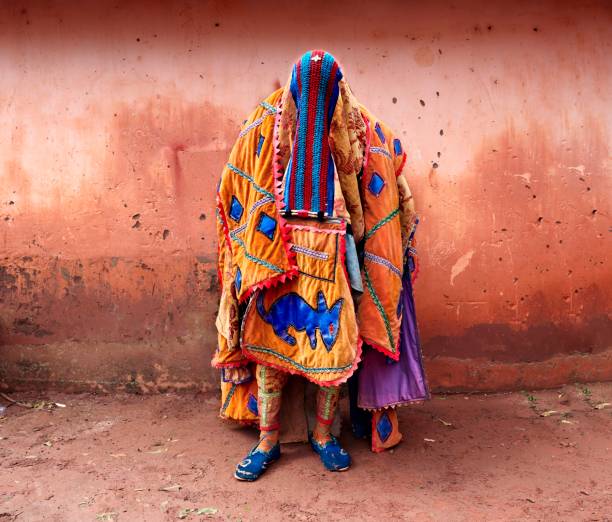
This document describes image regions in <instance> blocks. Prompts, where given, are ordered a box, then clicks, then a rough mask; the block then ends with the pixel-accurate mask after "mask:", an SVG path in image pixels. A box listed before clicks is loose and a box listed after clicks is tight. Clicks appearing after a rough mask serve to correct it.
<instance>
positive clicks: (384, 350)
mask: <svg viewBox="0 0 612 522" xmlns="http://www.w3.org/2000/svg"><path fill="white" fill-rule="evenodd" d="M361 338H362V340H363V342H364V343H366V344H367V345H368V346H370V347H371V348H374V349H375V350H376V351H377V352H380V353H382V354H384V355H386V356H387V357H389V358H391V359H393V360H394V361H395V362H397V361H399V359H400V350H399V347H400V340H401V335H398V336H397V343H396V346H395V352H392V351H391V350H389V348H387V347H385V346H383V345H381V344H378V343H375V342H374V341H372V340H371V339H368V338H366V337H363V336H362V337H361Z"/></svg>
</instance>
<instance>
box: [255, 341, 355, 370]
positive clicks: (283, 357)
mask: <svg viewBox="0 0 612 522" xmlns="http://www.w3.org/2000/svg"><path fill="white" fill-rule="evenodd" d="M245 346H246V348H247V349H248V350H251V351H253V352H258V353H265V354H268V355H274V356H275V357H277V358H279V359H281V360H282V361H284V362H287V363H289V364H291V365H292V366H293V367H294V368H297V369H298V370H300V371H302V372H306V373H328V372H342V371H345V370H348V369H350V368H352V366H353V363H352V362H350V363H349V364H347V365H345V366H339V367H337V368H306V366H304V365H302V364H300V363H299V362H296V361H294V360H293V359H291V358H290V357H287V356H286V355H283V354H281V353H277V352H275V351H274V350H271V349H270V348H266V347H265V346H256V345H254V344H247V345H245Z"/></svg>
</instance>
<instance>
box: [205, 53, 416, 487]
mask: <svg viewBox="0 0 612 522" xmlns="http://www.w3.org/2000/svg"><path fill="white" fill-rule="evenodd" d="M405 158H406V155H405V153H404V151H403V150H402V145H401V143H400V140H399V139H397V138H396V137H395V136H394V135H393V134H392V132H391V131H390V130H389V129H388V128H387V127H386V126H385V125H384V124H383V123H382V122H381V121H379V120H378V119H377V118H376V117H374V116H373V115H372V114H371V113H369V112H368V111H367V109H365V108H364V107H363V106H361V105H359V104H358V102H357V101H356V99H355V98H354V96H353V94H352V92H351V90H350V88H349V86H348V84H347V83H346V81H345V80H344V79H343V75H342V72H341V70H340V67H339V65H338V63H337V62H336V60H335V59H334V57H333V56H332V55H330V54H328V53H326V52H323V51H311V52H307V53H306V54H304V55H303V56H302V57H301V58H300V59H299V60H298V62H297V63H296V64H295V65H294V67H293V71H292V74H291V78H290V80H289V82H288V83H287V85H286V87H285V88H281V89H279V90H277V91H276V92H274V93H273V94H271V95H270V96H269V97H268V98H267V99H266V100H265V101H263V102H261V104H260V105H259V107H257V109H256V110H255V111H254V112H253V113H252V114H251V116H250V117H249V118H248V119H247V120H246V122H245V124H244V126H243V128H242V130H241V131H240V133H239V137H238V140H237V142H236V144H235V145H234V147H233V149H232V152H231V155H230V158H229V162H228V163H227V165H226V167H225V169H224V170H223V174H222V177H221V182H220V184H219V189H218V195H217V197H218V201H217V202H218V205H217V210H218V213H217V223H218V227H217V228H218V234H219V278H220V281H221V284H222V296H221V302H220V307H219V315H218V318H217V328H218V331H219V346H218V350H217V352H216V354H215V357H214V360H213V365H214V366H215V367H217V368H220V369H221V370H222V371H221V375H222V378H221V389H222V408H221V415H222V416H223V417H225V418H229V419H234V420H238V421H241V422H253V423H257V422H258V423H259V427H260V430H261V438H260V441H259V443H258V444H257V445H256V446H255V448H253V450H251V452H250V453H249V455H248V456H247V458H245V460H243V461H242V462H241V463H240V464H238V466H237V468H236V473H235V476H236V478H239V479H242V480H255V479H257V478H258V477H259V476H260V475H261V473H262V472H263V471H264V470H265V468H266V466H267V465H269V464H270V463H271V462H273V461H274V460H276V459H278V458H279V457H280V445H279V443H278V430H279V427H280V425H279V411H280V404H281V391H282V388H283V386H284V384H285V382H286V380H287V376H288V374H290V373H291V374H298V375H301V376H303V377H305V378H306V379H308V380H309V381H312V382H313V383H316V384H317V385H319V391H318V393H317V408H316V410H317V411H316V425H315V428H314V431H313V433H312V434H311V435H310V441H311V444H312V447H313V449H314V450H315V451H316V452H317V453H318V454H319V455H320V457H321V460H322V461H323V463H324V465H325V466H326V467H327V469H329V470H331V471H340V470H344V469H347V468H348V467H349V465H350V457H349V456H348V454H347V453H346V452H345V451H344V450H343V449H342V448H341V447H340V445H339V442H338V441H337V439H335V437H333V435H331V433H330V426H331V424H332V422H333V419H334V415H335V412H336V409H337V408H336V406H337V401H338V396H339V387H338V386H339V385H340V384H341V383H344V382H346V381H347V380H348V379H349V377H351V375H353V374H354V373H355V370H356V369H357V368H358V366H360V371H359V375H358V376H357V375H356V377H357V378H355V377H354V378H353V379H351V386H350V389H351V392H352V393H351V396H352V400H351V410H352V418H353V429H354V431H355V432H356V433H358V434H359V433H361V434H364V427H363V421H364V419H365V420H366V421H367V422H370V420H369V418H368V416H371V428H370V426H368V430H367V431H370V430H371V436H372V449H373V450H374V451H382V450H383V449H385V448H387V447H391V446H393V445H395V444H397V443H398V442H399V440H400V439H401V434H400V433H399V431H398V427H397V416H396V414H395V410H394V409H393V408H394V407H395V406H398V405H401V404H405V403H408V402H412V401H415V400H422V399H425V398H427V397H428V390H427V386H426V383H425V379H424V373H423V368H422V364H421V355H420V349H419V345H418V335H417V330H416V321H415V316H414V304H413V300H412V287H411V272H413V270H414V250H413V248H412V242H413V236H414V229H415V227H416V223H417V221H418V220H417V218H416V213H415V211H414V206H413V201H412V197H411V195H410V190H409V188H408V184H407V182H406V179H405V178H404V176H403V175H402V167H403V165H404V162H405ZM360 361H361V364H360ZM367 410H369V411H367Z"/></svg>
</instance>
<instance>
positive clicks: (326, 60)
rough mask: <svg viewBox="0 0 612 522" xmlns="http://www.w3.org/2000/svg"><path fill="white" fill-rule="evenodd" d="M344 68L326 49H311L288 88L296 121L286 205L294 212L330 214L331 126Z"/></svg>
mask: <svg viewBox="0 0 612 522" xmlns="http://www.w3.org/2000/svg"><path fill="white" fill-rule="evenodd" d="M341 79H342V71H341V70H340V66H339V65H338V62H337V61H336V59H335V58H334V57H333V56H332V55H331V54H329V53H327V52H325V51H308V52H307V53H305V54H304V55H303V56H302V57H301V58H300V59H299V60H298V61H297V62H296V64H295V65H294V66H293V71H292V74H291V80H290V90H291V95H292V97H293V101H294V102H295V106H296V127H295V136H294V140H293V149H292V153H291V158H290V159H289V162H288V164H287V172H286V177H285V192H284V206H285V210H286V211H289V212H291V213H293V214H303V215H311V216H312V215H317V216H319V217H323V216H331V215H332V214H333V205H334V162H333V158H332V154H331V150H330V145H329V128H330V124H331V120H332V118H333V114H334V109H335V107H336V103H337V101H338V90H339V87H338V83H339V82H340V80H341Z"/></svg>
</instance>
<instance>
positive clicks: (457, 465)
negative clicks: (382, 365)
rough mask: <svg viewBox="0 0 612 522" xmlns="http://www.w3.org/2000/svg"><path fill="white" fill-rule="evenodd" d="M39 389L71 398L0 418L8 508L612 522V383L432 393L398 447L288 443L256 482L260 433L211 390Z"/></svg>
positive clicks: (56, 517)
mask: <svg viewBox="0 0 612 522" xmlns="http://www.w3.org/2000/svg"><path fill="white" fill-rule="evenodd" d="M14 398H16V399H19V400H21V401H33V400H35V399H40V398H41V397H34V396H33V395H25V394H19V395H16V396H15V397H14ZM45 399H46V400H49V401H53V402H58V403H60V404H63V405H64V407H56V408H54V409H52V410H50V411H49V410H46V409H27V408H23V407H20V406H17V405H13V406H11V407H9V408H8V409H7V410H6V411H5V416H4V417H2V419H1V420H0V464H1V467H0V521H4V520H7V521H9V520H18V521H42V520H44V521H89V520H91V521H104V520H107V521H110V520H119V521H140V520H143V521H157V520H179V519H181V518H182V519H184V520H204V519H209V520H215V519H217V520H244V521H247V520H264V519H265V520H419V521H428V520H435V521H439V520H440V521H461V520H545V521H550V520H572V521H574V520H599V521H609V520H612V457H611V451H610V450H611V448H612V404H607V403H612V383H609V384H592V385H571V386H566V387H565V388H564V389H562V390H549V391H537V392H528V393H508V394H495V395H446V396H445V395H437V396H435V398H434V399H432V400H431V401H430V402H427V403H425V404H422V405H418V406H413V407H410V408H403V409H401V410H400V422H401V427H402V429H403V431H404V435H405V441H404V442H403V443H402V444H401V445H400V446H398V447H397V448H396V449H395V450H394V451H393V452H387V453H385V454H379V455H376V454H373V453H371V452H370V451H369V449H368V447H367V444H366V443H365V442H364V441H359V440H355V439H353V438H352V435H351V434H350V433H349V432H348V431H349V430H347V429H345V430H344V434H343V437H342V439H343V441H344V444H345V447H346V448H347V449H348V450H349V451H350V452H351V454H352V456H353V460H354V465H353V467H352V468H351V470H350V471H348V472H346V473H335V474H334V473H328V472H325V471H324V470H323V468H322V465H321V464H320V462H319V461H318V458H317V457H316V455H315V454H314V453H313V452H312V451H311V450H310V448H309V447H308V446H307V445H305V444H291V445H285V446H284V448H283V457H282V459H281V460H280V461H279V462H278V463H277V464H275V465H274V466H273V467H272V468H271V469H270V470H269V471H268V473H267V474H266V475H264V476H263V477H262V478H261V479H260V480H259V481H258V482H256V483H252V484H249V483H240V482H237V481H236V480H235V479H234V478H233V477H232V472H233V467H234V465H235V464H236V463H237V462H238V461H239V460H241V458H242V457H243V455H244V454H245V453H246V451H247V450H248V449H249V447H250V446H251V444H252V443H253V442H254V441H255V438H256V433H255V432H254V431H253V430H251V429H236V428H232V427H231V426H230V425H228V424H226V423H224V422H223V421H222V420H220V419H219V418H218V417H217V415H216V412H217V408H218V399H217V397H215V396H214V395H203V394H198V395H195V396H194V395H176V394H169V395H150V396H139V395H115V396H92V395H61V394H53V393H49V394H48V395H47V396H46V397H45ZM0 402H2V403H3V404H6V401H4V400H3V399H0ZM189 510H191V511H189ZM196 510H200V512H199V513H198V512H197V511H196Z"/></svg>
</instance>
